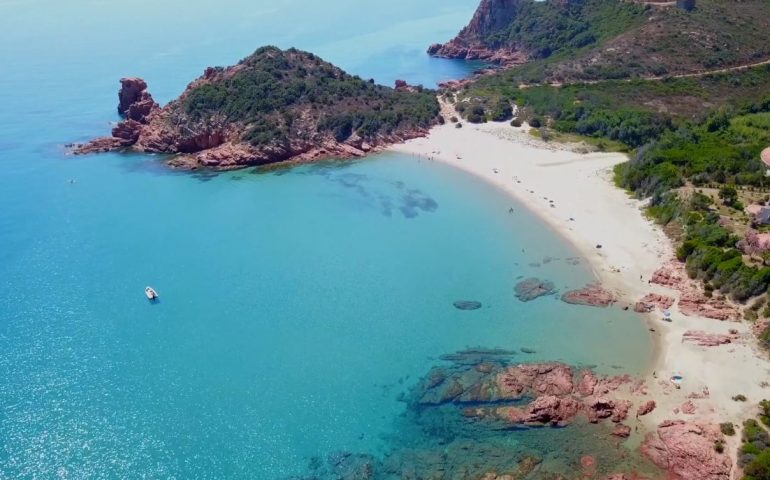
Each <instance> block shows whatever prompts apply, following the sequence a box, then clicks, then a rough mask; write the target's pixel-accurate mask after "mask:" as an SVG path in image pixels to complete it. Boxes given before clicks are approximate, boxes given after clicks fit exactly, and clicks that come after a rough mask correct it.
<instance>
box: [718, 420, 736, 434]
mask: <svg viewBox="0 0 770 480" xmlns="http://www.w3.org/2000/svg"><path fill="white" fill-rule="evenodd" d="M719 429H720V430H721V431H722V434H724V435H727V436H728V437H732V436H733V435H735V425H733V424H732V422H725V423H720V424H719Z"/></svg>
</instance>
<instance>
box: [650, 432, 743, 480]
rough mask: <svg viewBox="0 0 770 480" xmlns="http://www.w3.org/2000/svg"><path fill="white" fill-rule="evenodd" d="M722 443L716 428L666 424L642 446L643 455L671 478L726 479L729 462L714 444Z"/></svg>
mask: <svg viewBox="0 0 770 480" xmlns="http://www.w3.org/2000/svg"><path fill="white" fill-rule="evenodd" d="M720 440H721V441H724V436H723V435H722V433H721V432H720V431H719V426H716V425H701V424H697V423H687V422H684V421H681V420H678V421H670V420H669V421H665V422H663V423H661V424H660V425H659V426H658V429H657V431H656V432H654V433H649V434H648V435H647V437H646V438H645V440H644V443H643V444H642V448H641V449H642V453H643V454H644V455H645V456H646V457H647V458H649V459H650V460H652V462H653V463H654V464H655V465H657V466H658V467H660V468H662V469H664V470H666V471H667V472H668V473H669V475H670V476H671V478H678V479H689V478H692V479H695V478H697V479H699V480H728V479H729V478H730V471H731V470H732V460H730V456H729V455H728V454H727V453H720V452H718V451H717V450H716V449H715V448H714V445H715V444H716V442H717V441H720Z"/></svg>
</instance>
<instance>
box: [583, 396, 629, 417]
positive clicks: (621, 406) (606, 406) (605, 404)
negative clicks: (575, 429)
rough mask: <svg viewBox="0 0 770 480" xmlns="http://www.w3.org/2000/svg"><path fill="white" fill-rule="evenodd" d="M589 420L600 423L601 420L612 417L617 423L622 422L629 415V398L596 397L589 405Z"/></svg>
mask: <svg viewBox="0 0 770 480" xmlns="http://www.w3.org/2000/svg"><path fill="white" fill-rule="evenodd" d="M586 407H587V413H588V421H589V422H591V423H598V422H599V421H600V420H604V419H607V418H609V419H611V420H612V421H613V422H615V423H619V422H622V421H623V420H625V419H626V418H627V417H628V410H629V409H630V408H631V402H630V401H629V400H617V401H616V400H611V399H608V398H595V399H593V400H591V401H590V402H589V403H588V404H587V405H586Z"/></svg>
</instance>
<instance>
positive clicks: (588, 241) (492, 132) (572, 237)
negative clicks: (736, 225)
mask: <svg viewBox="0 0 770 480" xmlns="http://www.w3.org/2000/svg"><path fill="white" fill-rule="evenodd" d="M395 150H396V151H399V152H403V153H408V154H413V155H419V156H421V157H424V158H430V159H433V160H435V161H441V162H444V163H446V164H449V165H452V166H455V167H457V168H460V169H462V170H465V171H467V172H469V173H472V174H474V175H477V176H478V177H480V178H482V179H484V180H486V181H488V182H490V183H491V184H493V185H496V186H497V187H499V188H501V189H502V190H504V191H505V192H507V193H508V194H510V195H511V196H512V197H514V198H516V199H518V200H520V201H521V202H523V203H525V204H526V205H527V206H528V207H529V208H531V209H532V210H533V211H535V212H536V213H537V214H539V216H541V217H542V218H543V219H544V220H545V221H546V222H547V223H548V224H550V225H551V226H552V227H553V228H554V229H555V230H556V231H558V232H559V233H561V234H563V235H564V236H565V237H566V238H567V239H568V240H569V241H571V242H572V243H573V244H574V245H575V246H576V247H577V248H578V249H579V250H580V251H581V252H582V254H583V255H584V257H585V258H586V259H587V260H588V261H589V262H590V264H591V266H592V268H593V270H594V271H595V274H596V276H597V277H598V278H599V280H600V281H601V282H602V283H603V284H604V286H605V288H608V289H610V290H612V291H614V292H616V293H617V294H618V296H619V298H621V301H620V302H619V304H618V305H619V306H620V307H624V306H629V305H633V303H635V302H636V301H637V300H638V299H639V298H641V297H642V296H643V295H644V294H646V293H650V292H657V293H664V294H667V295H669V296H672V297H677V296H678V292H675V291H673V290H669V289H667V288H665V287H661V286H657V285H650V284H648V279H650V277H651V275H652V274H653V272H654V271H655V270H656V269H658V267H660V266H661V265H662V264H663V263H664V262H665V261H666V260H668V259H670V258H671V257H672V256H673V247H672V243H671V241H670V240H669V239H668V238H667V237H666V236H665V234H664V233H663V232H662V230H661V229H659V228H658V227H656V226H655V225H654V224H653V223H652V222H650V221H649V220H647V219H646V218H645V217H644V216H643V213H642V210H641V208H642V206H643V204H642V202H639V201H637V200H634V199H632V198H630V197H629V196H628V195H627V194H626V192H624V191H622V190H621V189H619V188H617V187H615V185H614V184H613V183H612V167H613V166H614V165H616V164H618V163H621V162H624V161H626V159H627V157H626V156H625V155H623V154H617V153H590V154H581V153H576V152H575V151H573V150H574V148H572V149H571V148H570V146H568V145H559V144H552V143H545V142H543V141H541V140H539V139H536V138H534V137H532V136H531V135H530V134H529V133H528V132H527V131H526V127H524V128H514V127H511V126H509V125H508V124H507V123H488V124H483V125H471V124H467V123H466V124H463V128H459V129H458V128H455V125H454V124H449V123H448V124H446V125H443V126H440V127H436V128H435V129H433V130H432V131H431V134H430V136H428V137H427V138H419V139H415V140H411V141H409V142H407V143H405V144H403V145H399V146H397V147H395ZM551 201H553V203H551ZM552 205H553V206H552ZM597 245H601V248H600V249H599V248H597ZM586 308H589V307H586ZM672 318H673V322H672V323H666V322H663V321H661V314H660V313H658V314H649V316H648V318H647V321H648V323H649V326H650V328H651V329H654V330H655V332H654V333H652V335H653V336H654V337H655V339H656V342H655V344H656V349H657V355H656V359H655V361H654V365H652V367H651V369H650V372H649V378H648V379H647V385H648V386H649V397H650V398H652V399H654V400H655V401H656V402H657V404H658V407H657V408H656V409H655V411H654V412H653V413H652V414H650V415H648V416H646V417H642V418H643V419H644V422H645V425H644V427H646V428H651V427H654V426H655V425H657V424H658V423H659V422H661V421H663V420H666V419H677V418H682V419H686V420H689V421H704V422H709V423H720V422H725V421H733V422H735V423H736V424H737V423H739V422H741V421H742V420H743V419H745V418H747V417H748V416H750V415H751V414H753V413H754V411H755V408H756V404H757V403H758V402H759V401H760V400H762V399H763V398H770V388H764V387H763V386H762V382H763V381H766V380H770V375H768V373H769V372H770V362H768V361H767V360H765V359H764V358H762V357H760V352H759V351H758V349H757V347H756V341H755V340H754V339H753V337H752V336H751V333H750V330H749V325H747V324H746V323H737V322H722V321H717V320H710V319H706V318H699V317H686V316H684V315H682V314H681V313H680V312H679V311H678V309H677V307H676V305H675V306H674V308H673V309H672ZM729 329H737V330H738V331H739V332H740V335H741V339H740V340H739V341H738V342H733V343H732V344H729V345H723V346H719V347H698V346H695V345H693V344H690V343H683V342H682V334H683V333H684V332H685V331H687V330H704V331H707V332H715V333H727V332H728V330H729ZM629 341H633V339H629ZM764 357H766V355H764ZM653 372H654V373H653ZM674 372H678V373H681V375H682V376H683V377H684V382H683V385H682V388H681V389H680V390H676V389H674V388H673V386H672V385H671V384H670V382H668V379H669V378H670V377H671V375H672V374H673V373H674ZM704 388H707V391H708V396H707V397H706V398H702V399H699V398H696V399H691V400H692V402H693V403H695V404H696V406H697V411H696V412H695V414H691V415H686V414H683V413H681V412H679V413H675V409H677V408H678V407H680V406H681V405H682V404H683V403H685V402H686V401H688V395H691V394H696V395H698V394H702V393H703V391H704ZM737 394H743V395H745V396H746V397H748V401H747V402H735V401H733V400H732V397H733V396H734V395H737ZM732 442H737V439H736V438H735V437H733V439H732ZM736 445H737V444H736ZM732 451H735V449H732Z"/></svg>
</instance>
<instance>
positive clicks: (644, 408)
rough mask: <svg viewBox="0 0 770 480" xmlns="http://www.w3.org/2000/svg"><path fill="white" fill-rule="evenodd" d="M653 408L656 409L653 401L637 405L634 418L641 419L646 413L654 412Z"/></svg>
mask: <svg viewBox="0 0 770 480" xmlns="http://www.w3.org/2000/svg"><path fill="white" fill-rule="evenodd" d="M655 407H656V404H655V400H648V401H646V402H644V403H643V404H641V405H639V408H638V409H637V410H636V416H637V417H643V416H645V415H647V414H648V413H650V412H652V411H653V410H655Z"/></svg>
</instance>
